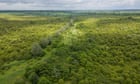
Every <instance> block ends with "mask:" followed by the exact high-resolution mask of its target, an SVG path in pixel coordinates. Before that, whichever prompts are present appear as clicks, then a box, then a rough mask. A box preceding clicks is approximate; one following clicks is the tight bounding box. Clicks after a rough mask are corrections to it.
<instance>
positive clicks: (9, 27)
mask: <svg viewBox="0 0 140 84" xmlns="http://www.w3.org/2000/svg"><path fill="white" fill-rule="evenodd" d="M0 65H1V66H0V84H140V16H139V15H135V14H134V15H132V14H131V15H126V16H124V15H123V16H121V15H117V14H116V15H113V14H112V15H111V14H110V15H103V14H102V15H94V14H88V15H75V16H69V15H64V16H63V15H61V16H59V15H58V16H57V15H55V16H32V15H14V14H0Z"/></svg>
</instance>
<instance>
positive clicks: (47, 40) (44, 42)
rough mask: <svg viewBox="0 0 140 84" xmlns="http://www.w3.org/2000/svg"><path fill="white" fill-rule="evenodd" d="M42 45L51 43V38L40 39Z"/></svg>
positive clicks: (45, 45) (44, 46)
mask: <svg viewBox="0 0 140 84" xmlns="http://www.w3.org/2000/svg"><path fill="white" fill-rule="evenodd" d="M39 44H40V46H41V47H42V48H46V47H47V46H48V45H50V44H51V40H50V39H48V38H42V39H41V40H40V43H39Z"/></svg>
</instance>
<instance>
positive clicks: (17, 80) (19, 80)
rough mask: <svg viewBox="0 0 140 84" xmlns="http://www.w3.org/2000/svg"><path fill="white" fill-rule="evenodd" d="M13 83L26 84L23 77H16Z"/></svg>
mask: <svg viewBox="0 0 140 84" xmlns="http://www.w3.org/2000/svg"><path fill="white" fill-rule="evenodd" d="M15 84H26V82H25V80H24V79H23V78H21V77H18V78H17V79H16V81H15Z"/></svg>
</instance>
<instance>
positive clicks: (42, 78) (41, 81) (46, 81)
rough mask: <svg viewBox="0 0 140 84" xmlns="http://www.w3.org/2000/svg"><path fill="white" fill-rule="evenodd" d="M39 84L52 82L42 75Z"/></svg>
mask: <svg viewBox="0 0 140 84" xmlns="http://www.w3.org/2000/svg"><path fill="white" fill-rule="evenodd" d="M38 84H50V82H49V80H48V79H47V78H45V77H40V79H39V82H38Z"/></svg>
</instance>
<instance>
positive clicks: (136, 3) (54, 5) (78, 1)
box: [0, 0, 140, 10]
mask: <svg viewBox="0 0 140 84" xmlns="http://www.w3.org/2000/svg"><path fill="white" fill-rule="evenodd" d="M104 9H107V10H108V9H140V0H0V10H104Z"/></svg>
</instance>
